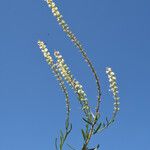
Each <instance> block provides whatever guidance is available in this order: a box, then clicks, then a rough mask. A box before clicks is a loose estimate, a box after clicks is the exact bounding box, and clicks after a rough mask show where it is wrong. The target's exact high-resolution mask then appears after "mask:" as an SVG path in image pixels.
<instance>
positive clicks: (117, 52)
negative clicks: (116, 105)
mask: <svg viewBox="0 0 150 150" xmlns="http://www.w3.org/2000/svg"><path fill="white" fill-rule="evenodd" d="M55 2H56V3H57V5H58V7H59V9H60V11H61V13H62V14H63V16H64V18H65V20H66V21H67V23H68V24H69V25H70V27H71V29H72V31H73V32H74V33H75V35H76V36H77V37H78V39H79V40H80V41H81V42H82V44H83V45H84V48H85V49H86V52H87V54H88V56H89V57H90V59H91V61H92V62H93V65H94V66H95V69H96V70H97V73H98V75H99V77H100V80H101V87H102V93H103V95H102V104H101V111H102V119H103V118H104V117H105V116H108V117H110V115H111V113H112V110H113V100H112V97H111V94H110V93H109V91H108V88H109V85H108V81H107V77H106V74H105V67H107V66H110V67H112V68H113V70H114V72H115V73H116V75H117V78H118V86H119V91H120V97H121V99H120V101H121V105H120V112H119V114H118V116H117V120H116V122H115V124H113V125H112V126H111V127H110V128H109V129H107V130H105V131H104V132H103V133H102V134H99V135H97V136H95V137H94V138H93V139H92V141H91V143H90V145H91V147H93V146H95V145H96V144H98V143H99V144H100V146H101V150H142V149H143V150H149V148H150V142H149V140H148V139H150V129H149V127H150V118H149V115H150V109H149V106H150V94H149V90H150V88H149V85H150V79H149V77H150V1H149V0H124V1H123V0H97V1H96V0H69V1H59V0H56V1H55ZM39 39H41V40H44V41H45V42H46V43H47V46H48V48H49V50H50V52H51V53H53V50H54V49H57V50H59V51H60V53H61V54H62V55H63V57H64V59H65V61H66V63H67V64H68V66H69V67H70V68H71V71H72V73H73V74H74V76H75V77H76V79H78V80H79V81H80V82H81V83H82V84H83V86H84V89H85V91H86V92H87V95H88V97H89V103H90V104H91V105H92V107H94V105H95V99H96V88H95V82H94V79H93V76H92V74H91V72H90V70H89V68H88V67H87V65H86V63H85V62H84V61H83V59H82V57H81V54H80V53H79V52H78V49H76V48H75V46H73V44H72V43H71V42H70V41H69V39H68V38H67V37H66V35H65V33H63V32H62V30H61V28H60V27H59V26H58V24H57V22H56V19H55V18H54V17H53V16H52V14H51V12H50V10H49V8H48V7H47V4H46V3H45V2H44V1H42V0H34V1H32V0H25V1H21V0H15V1H6V0H2V1H1V4H0V150H54V140H55V138H56V137H58V135H59V130H60V129H63V128H64V118H65V101H64V95H63V93H62V92H61V90H60V88H59V86H58V83H57V81H56V80H55V77H54V76H53V74H52V73H51V70H50V69H49V66H48V65H47V63H46V62H45V60H44V58H43V56H42V53H41V52H40V50H39V48H38V46H37V40H39ZM68 88H69V87H68ZM69 94H70V100H71V108H72V109H71V121H72V123H73V131H72V133H71V135H70V137H69V138H68V141H67V142H68V143H69V144H71V145H73V146H74V147H75V148H77V150H80V147H81V144H82V139H81V132H80V128H81V127H83V124H82V123H81V110H80V105H79V103H78V101H77V99H76V97H75V96H74V93H73V91H72V90H69ZM64 149H65V150H67V149H69V148H68V147H65V148H64Z"/></svg>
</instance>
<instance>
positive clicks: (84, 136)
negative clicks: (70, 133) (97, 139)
mask: <svg viewBox="0 0 150 150" xmlns="http://www.w3.org/2000/svg"><path fill="white" fill-rule="evenodd" d="M81 131H82V136H83V139H84V141H86V134H85V132H84V130H83V129H81Z"/></svg>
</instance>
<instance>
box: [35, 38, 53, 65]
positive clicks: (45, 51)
mask: <svg viewBox="0 0 150 150" xmlns="http://www.w3.org/2000/svg"><path fill="white" fill-rule="evenodd" d="M38 45H39V48H40V49H41V51H42V53H43V55H44V57H45V58H46V61H47V63H48V64H49V65H52V64H53V59H52V57H51V55H50V52H49V51H48V49H47V48H46V45H45V44H44V42H43V41H40V40H39V41H38Z"/></svg>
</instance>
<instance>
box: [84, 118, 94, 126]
mask: <svg viewBox="0 0 150 150" xmlns="http://www.w3.org/2000/svg"><path fill="white" fill-rule="evenodd" d="M82 119H83V120H84V121H85V122H86V123H88V124H90V125H92V122H90V121H88V120H86V119H85V118H82Z"/></svg>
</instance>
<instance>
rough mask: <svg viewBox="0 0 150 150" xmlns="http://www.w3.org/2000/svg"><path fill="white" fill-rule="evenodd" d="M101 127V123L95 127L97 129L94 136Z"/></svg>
mask: <svg viewBox="0 0 150 150" xmlns="http://www.w3.org/2000/svg"><path fill="white" fill-rule="evenodd" d="M101 125H102V123H100V124H99V125H98V126H97V128H96V130H95V131H94V133H93V134H96V133H97V132H98V130H99V129H100V127H101Z"/></svg>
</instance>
